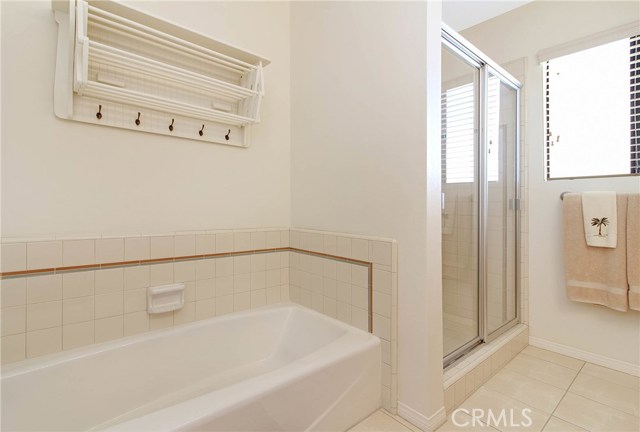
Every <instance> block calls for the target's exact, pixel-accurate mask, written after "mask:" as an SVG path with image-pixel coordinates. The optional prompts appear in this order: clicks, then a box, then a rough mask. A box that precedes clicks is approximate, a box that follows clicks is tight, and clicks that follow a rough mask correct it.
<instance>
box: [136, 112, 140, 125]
mask: <svg viewBox="0 0 640 432" xmlns="http://www.w3.org/2000/svg"><path fill="white" fill-rule="evenodd" d="M136 126H140V113H138V118H137V119H136Z"/></svg>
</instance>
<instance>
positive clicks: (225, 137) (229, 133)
mask: <svg viewBox="0 0 640 432" xmlns="http://www.w3.org/2000/svg"><path fill="white" fill-rule="evenodd" d="M229 135H231V129H229V132H227V134H226V135H225V136H224V139H226V140H227V141H229Z"/></svg>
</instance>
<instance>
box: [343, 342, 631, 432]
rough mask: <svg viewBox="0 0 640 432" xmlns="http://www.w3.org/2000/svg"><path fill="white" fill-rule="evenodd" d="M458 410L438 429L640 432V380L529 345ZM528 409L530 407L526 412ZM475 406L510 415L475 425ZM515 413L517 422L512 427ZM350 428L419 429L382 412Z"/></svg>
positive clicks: (384, 431) (378, 431)
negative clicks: (525, 410) (503, 410)
mask: <svg viewBox="0 0 640 432" xmlns="http://www.w3.org/2000/svg"><path fill="white" fill-rule="evenodd" d="M459 408H460V409H461V410H460V411H458V413H457V414H456V417H455V419H456V420H457V422H458V424H459V425H458V426H456V425H455V424H454V422H453V419H452V418H451V416H449V418H448V419H447V422H446V423H445V424H444V425H442V426H441V427H440V428H439V429H438V431H439V432H449V431H461V430H462V431H490V432H495V431H497V430H499V431H514V430H516V431H527V432H529V431H545V432H573V431H578V432H584V431H590V432H626V431H630V432H639V431H640V378H638V377H635V376H632V375H628V374H625V373H622V372H617V371H614V370H612V369H607V368H605V367H602V366H597V365H594V364H591V363H585V362H583V361H582V360H577V359H575V358H571V357H567V356H563V355H560V354H556V353H553V352H551V351H546V350H543V349H540V348H535V347H532V346H528V347H527V348H525V349H524V350H523V351H522V352H521V353H520V354H518V355H517V356H516V357H515V358H514V359H513V360H512V361H511V362H509V363H507V365H506V366H505V367H504V369H502V370H501V371H499V372H498V373H497V374H496V375H494V376H493V377H492V378H491V379H490V380H488V381H487V382H486V383H485V384H484V385H483V386H482V387H480V388H479V389H478V390H476V392H475V393H473V394H471V396H469V398H467V399H466V400H465V401H464V402H463V403H462V404H461V405H460V407H459ZM525 408H528V409H529V410H530V411H527V412H525V414H523V409H525ZM473 409H476V410H478V411H476V412H477V413H478V414H479V415H480V414H481V412H480V411H479V410H480V409H482V410H484V411H483V412H484V413H485V414H486V413H488V412H489V410H491V412H492V413H493V415H494V419H495V418H496V417H498V416H499V415H500V412H501V410H502V409H506V417H505V418H504V419H500V418H498V422H496V421H493V420H492V419H491V418H490V417H489V416H487V415H484V416H482V417H479V418H478V421H476V423H475V425H474V424H473V419H472V417H471V416H470V415H467V413H469V414H471V413H472V410H473ZM454 413H455V410H454ZM512 413H513V414H512ZM525 415H526V416H525ZM511 416H512V418H513V423H512V425H509V423H510V421H509V420H510V418H511ZM528 418H530V419H531V424H530V425H528V426H523V425H522V424H525V425H527V424H528V423H529V421H528ZM488 423H491V424H488ZM461 424H467V426H466V427H464V426H462V425H461ZM351 431H354V432H365V431H366V432H373V431H376V432H407V431H409V432H411V431H414V432H415V431H418V429H417V428H416V427H415V426H413V425H411V424H410V423H408V422H407V421H405V420H403V419H401V418H399V417H397V416H393V415H391V414H389V413H387V412H385V411H382V410H380V411H376V412H375V413H373V414H372V415H371V416H370V417H368V418H367V419H365V420H364V421H362V422H361V423H360V424H358V425H356V426H355V427H354V428H353V429H351Z"/></svg>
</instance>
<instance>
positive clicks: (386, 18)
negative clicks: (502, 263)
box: [291, 2, 443, 417]
mask: <svg viewBox="0 0 640 432" xmlns="http://www.w3.org/2000/svg"><path fill="white" fill-rule="evenodd" d="M428 8H432V9H429V11H428ZM439 22H440V5H439V3H435V2H433V3H430V6H427V4H426V3H421V2H413V3H412V2H296V3H293V4H292V12H291V44H292V54H291V60H292V72H291V77H292V90H291V94H292V106H291V109H292V223H293V226H295V227H300V228H310V229H319V230H328V231H337V232H348V233H354V234H362V235H372V236H382V237H389V238H394V239H397V241H398V259H399V266H398V269H399V274H398V279H399V280H398V284H399V286H398V296H399V299H398V303H399V308H398V309H399V312H398V313H399V317H398V319H399V334H398V341H399V353H398V356H399V359H398V361H399V403H404V404H405V405H406V406H408V407H409V408H411V409H413V410H415V411H416V412H418V413H420V414H422V415H426V416H427V417H428V416H430V415H432V414H433V413H434V412H435V411H436V410H437V409H438V408H439V407H441V406H442V405H443V403H442V362H441V360H442V321H441V320H442V311H441V305H442V300H441V279H440V274H441V267H440V227H439V224H440V210H439V187H440V173H439V163H440V162H439V161H440V149H439V140H440V137H439V123H440V117H439V103H440V102H439V101H440V95H439V93H440V91H439V87H440V58H439V56H440V51H439V49H440V42H439V32H440V29H439ZM429 35H430V36H429ZM428 36H429V37H430V39H431V40H432V42H433V41H435V44H432V45H431V46H430V47H429V54H430V55H431V56H432V59H433V62H432V63H429V64H430V67H431V68H432V69H429V71H433V73H431V74H428V73H427V49H428V48H427V38H428ZM427 79H429V80H430V81H429V85H430V86H432V87H429V88H427ZM432 89H434V90H433V91H432ZM429 95H431V96H432V97H433V96H434V95H435V97H434V102H435V103H434V104H433V105H432V107H433V108H434V109H435V110H437V113H436V114H435V116H434V115H433V114H431V116H432V118H431V121H432V122H433V123H434V125H435V126H434V127H432V128H431V129H430V132H429V133H430V134H431V138H435V140H436V141H437V143H438V144H437V146H436V147H435V149H436V150H437V155H436V157H435V158H434V159H435V161H434V162H435V163H434V166H435V169H436V170H437V171H436V170H434V171H429V174H430V176H431V177H430V178H429V179H428V177H427V163H428V158H427V146H426V142H427V133H428V132H427V116H428V115H430V113H429V112H428V110H427V98H428V97H429ZM428 186H430V187H432V190H427V187H428ZM427 198H431V200H432V201H433V200H435V206H436V211H435V217H434V219H427V216H428V207H427ZM436 218H437V219H436ZM427 224H430V226H431V227H433V228H434V229H428V227H427ZM428 233H431V234H433V235H434V239H433V241H432V242H431V243H429V242H428V238H427V235H428ZM431 267H432V268H431ZM430 270H431V271H430ZM430 278H431V279H430Z"/></svg>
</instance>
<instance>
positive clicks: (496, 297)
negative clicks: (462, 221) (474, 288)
mask: <svg viewBox="0 0 640 432" xmlns="http://www.w3.org/2000/svg"><path fill="white" fill-rule="evenodd" d="M517 107H518V93H517V90H516V89H515V88H513V87H512V86H510V85H509V84H507V83H505V82H503V81H501V80H500V78H499V77H498V76H496V75H494V74H493V73H492V72H491V71H489V72H488V80H487V132H486V133H487V136H486V140H487V150H486V161H487V163H486V165H487V174H486V175H487V185H486V194H487V200H486V201H487V214H486V237H485V238H486V248H485V251H486V258H485V261H486V266H485V271H486V278H485V280H486V284H487V287H486V293H487V294H486V310H487V317H486V326H487V327H486V334H487V336H490V335H491V334H492V333H493V332H495V331H497V330H499V329H500V328H501V327H503V326H504V325H506V324H507V323H509V322H511V321H513V320H514V319H515V318H516V316H517V313H516V312H517V311H516V304H517V298H516V291H517V290H516V281H517V274H516V268H517V263H516V257H517V250H516V244H517V242H516V233H517V228H518V227H517V207H518V200H517V190H516V184H517V174H518V169H519V165H518V159H517V156H518V155H517V151H516V149H517V139H518V132H517V131H518V128H517V126H518V124H517V121H518V112H517Z"/></svg>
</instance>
